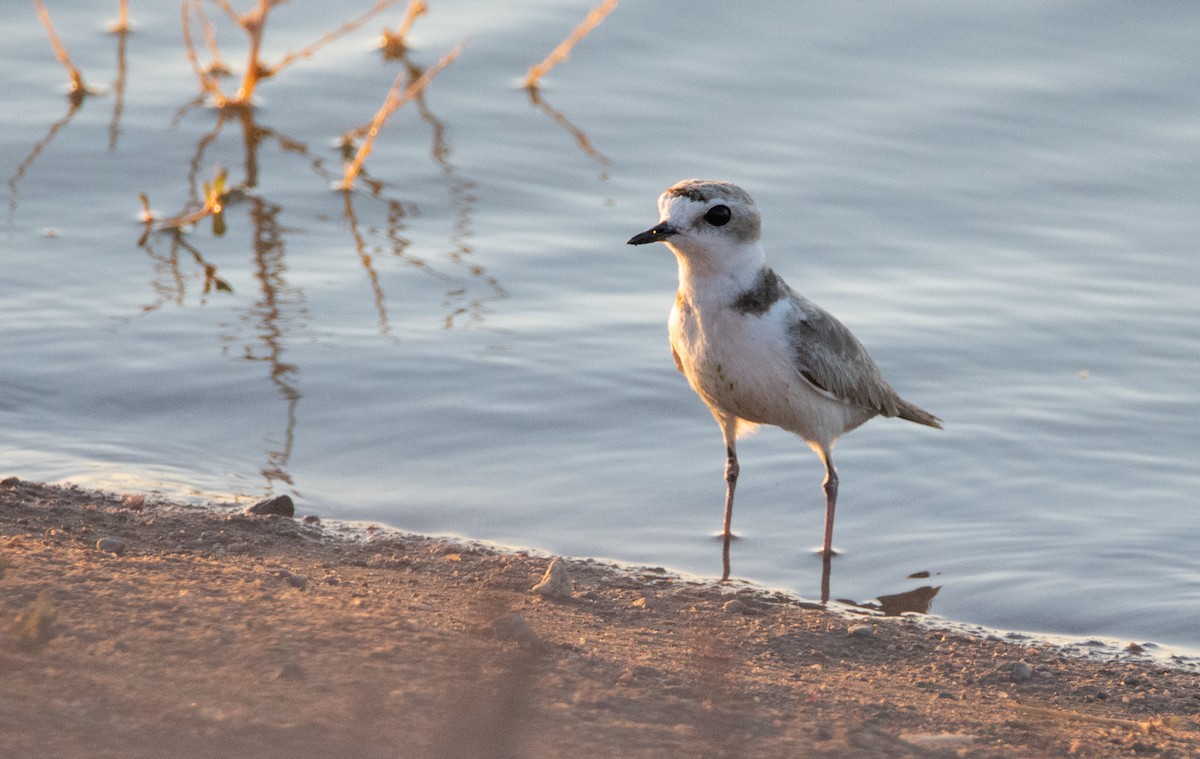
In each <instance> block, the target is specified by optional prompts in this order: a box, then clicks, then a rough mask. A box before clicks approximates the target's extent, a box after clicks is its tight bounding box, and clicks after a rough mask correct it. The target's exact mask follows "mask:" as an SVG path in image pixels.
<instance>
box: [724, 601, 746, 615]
mask: <svg viewBox="0 0 1200 759" xmlns="http://www.w3.org/2000/svg"><path fill="white" fill-rule="evenodd" d="M721 609H722V610H723V611H724V612H725V613H726V614H749V613H750V607H749V606H747V605H746V603H745V602H744V601H739V600H738V599H736V598H735V599H733V600H732V601H726V602H725V603H723V604H721Z"/></svg>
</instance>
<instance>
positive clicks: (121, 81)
mask: <svg viewBox="0 0 1200 759" xmlns="http://www.w3.org/2000/svg"><path fill="white" fill-rule="evenodd" d="M110 31H111V32H112V33H113V34H115V35H116V37H117V78H116V79H114V80H113V114H112V121H110V122H109V124H108V150H109V152H110V153H111V152H112V151H114V150H116V149H117V140H118V139H119V138H120V136H121V114H122V113H123V112H124V111H125V80H126V75H127V73H128V66H127V65H126V57H125V43H126V40H127V39H128V37H129V19H128V9H127V5H126V2H124V1H123V2H122V3H121V20H120V21H118V22H117V23H116V24H115V25H114V26H113V27H112V29H111V30H110Z"/></svg>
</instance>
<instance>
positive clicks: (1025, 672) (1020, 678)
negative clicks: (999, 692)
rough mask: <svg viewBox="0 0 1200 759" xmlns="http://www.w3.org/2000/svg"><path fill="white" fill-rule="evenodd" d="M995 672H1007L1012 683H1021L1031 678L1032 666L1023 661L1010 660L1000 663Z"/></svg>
mask: <svg viewBox="0 0 1200 759" xmlns="http://www.w3.org/2000/svg"><path fill="white" fill-rule="evenodd" d="M996 671H997V672H1004V673H1007V674H1008V676H1009V678H1011V679H1012V681H1013V682H1014V683H1023V682H1025V681H1027V680H1030V679H1032V678H1033V667H1031V666H1029V665H1028V664H1026V663H1025V662H1023V661H1010V662H1008V663H1006V664H1001V665H1000V666H999V668H997V670H996Z"/></svg>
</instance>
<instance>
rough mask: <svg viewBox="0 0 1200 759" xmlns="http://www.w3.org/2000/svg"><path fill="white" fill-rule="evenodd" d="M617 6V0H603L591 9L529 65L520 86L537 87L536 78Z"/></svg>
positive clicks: (559, 61) (563, 59)
mask: <svg viewBox="0 0 1200 759" xmlns="http://www.w3.org/2000/svg"><path fill="white" fill-rule="evenodd" d="M616 7H617V0H604V2H602V3H600V4H599V5H597V6H596V7H595V8H593V9H592V12H591V13H589V14H588V15H587V18H585V19H584V20H583V23H582V24H580V25H579V26H577V27H575V31H573V32H571V36H569V37H567V38H566V39H565V40H563V41H562V42H560V43H559V44H558V47H556V48H554V49H553V50H551V51H550V55H547V56H546V59H545V60H544V61H542V62H541V63H539V64H537V65H536V66H530V67H529V73H528V74H526V75H525V83H524V84H522V85H521V86H522V87H524V88H525V89H527V90H532V89H535V88H536V87H537V84H538V80H540V79H541V78H542V77H543V76H545V75H546V73H547V72H548V71H550V69H552V68H554V67H555V66H557V65H558V64H560V63H562V62H563V61H565V60H566V59H567V56H568V55H569V54H570V52H571V48H573V47H575V45H576V43H578V42H579V40H581V39H583V38H584V37H586V36H587V34H588V32H590V31H592V30H593V29H595V28H596V27H597V26H599V25H600V22H601V21H603V20H604V18H605V16H607V15H608V14H609V13H612V11H613V9H614V8H616Z"/></svg>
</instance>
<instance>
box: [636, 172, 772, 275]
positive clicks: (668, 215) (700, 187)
mask: <svg viewBox="0 0 1200 759" xmlns="http://www.w3.org/2000/svg"><path fill="white" fill-rule="evenodd" d="M658 211H659V222H658V224H656V225H654V226H653V227H651V228H650V229H647V230H646V231H645V232H642V233H640V234H636V235H634V236H633V237H631V238H630V239H629V244H630V245H645V244H646V243H651V242H662V243H666V245H667V247H668V248H670V249H671V252H673V253H674V254H675V255H676V257H678V258H679V259H680V262H681V263H685V262H686V263H687V264H688V265H689V266H690V267H692V268H701V269H704V270H722V269H728V268H730V267H735V268H736V267H740V266H742V265H743V264H752V265H754V266H755V268H756V269H757V267H758V266H760V265H761V260H762V254H761V252H760V250H759V247H758V238H759V233H760V231H761V228H762V220H761V217H760V216H759V213H758V206H757V205H755V203H754V200H753V199H752V198H751V197H750V196H749V195H748V194H747V193H746V191H745V190H743V189H742V188H740V187H738V186H737V185H735V184H733V183H731V182H722V181H719V180H714V179H687V180H684V181H682V182H679V183H678V184H676V185H674V186H672V187H670V188H668V189H667V191H666V192H664V193H663V194H662V195H661V196H659V198H658Z"/></svg>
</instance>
